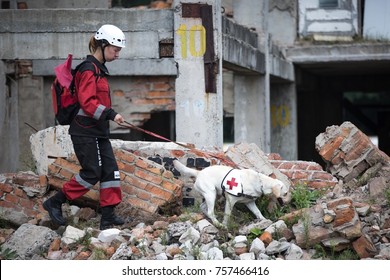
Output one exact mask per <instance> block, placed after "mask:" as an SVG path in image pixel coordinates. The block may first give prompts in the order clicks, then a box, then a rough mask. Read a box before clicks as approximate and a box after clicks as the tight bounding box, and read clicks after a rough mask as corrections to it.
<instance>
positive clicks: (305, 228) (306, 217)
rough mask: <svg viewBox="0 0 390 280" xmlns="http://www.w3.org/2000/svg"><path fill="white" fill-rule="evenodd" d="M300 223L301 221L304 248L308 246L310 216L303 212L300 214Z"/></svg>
mask: <svg viewBox="0 0 390 280" xmlns="http://www.w3.org/2000/svg"><path fill="white" fill-rule="evenodd" d="M302 223H303V234H304V239H305V246H306V248H309V245H310V244H309V240H310V223H311V220H310V216H309V214H307V213H304V214H303V216H302Z"/></svg>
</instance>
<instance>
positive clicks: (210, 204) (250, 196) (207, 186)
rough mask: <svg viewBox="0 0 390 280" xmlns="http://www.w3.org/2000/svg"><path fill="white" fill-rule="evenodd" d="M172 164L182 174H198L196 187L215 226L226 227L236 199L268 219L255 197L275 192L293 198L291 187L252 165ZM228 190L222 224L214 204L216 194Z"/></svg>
mask: <svg viewBox="0 0 390 280" xmlns="http://www.w3.org/2000/svg"><path fill="white" fill-rule="evenodd" d="M173 165H174V167H175V168H176V170H177V171H179V172H180V173H181V174H182V175H185V176H191V177H194V178H196V179H195V183H194V189H195V190H196V191H197V192H199V193H200V194H201V195H202V196H203V198H204V200H205V201H204V203H205V204H206V206H207V210H206V211H205V214H206V215H207V216H208V217H209V218H210V219H211V221H212V222H213V224H214V225H215V226H219V227H226V225H227V222H228V219H229V217H230V214H231V212H232V210H233V207H234V205H235V204H236V202H239V203H244V204H245V205H246V206H247V207H248V209H249V210H250V211H251V212H252V213H253V214H254V215H255V216H256V218H257V219H260V220H262V219H265V218H264V216H263V215H262V214H261V212H260V210H259V208H258V207H257V206H256V199H257V198H259V197H261V196H262V195H263V194H264V195H270V194H273V195H274V196H275V198H277V199H278V200H279V201H280V199H281V200H282V201H283V203H287V202H289V200H290V196H289V188H288V187H287V186H286V185H285V184H284V183H283V182H282V181H280V180H278V179H273V178H271V177H269V176H266V175H264V174H261V173H258V172H256V171H254V170H251V169H233V168H231V167H229V166H224V165H212V166H209V167H206V168H205V169H203V170H195V169H192V168H188V167H187V166H185V165H184V164H182V163H181V162H179V161H178V160H174V161H173ZM223 193H225V199H226V204H225V213H224V218H223V222H222V224H221V223H220V222H219V221H218V220H217V218H216V216H215V213H214V206H215V201H216V199H217V196H219V195H222V194H223Z"/></svg>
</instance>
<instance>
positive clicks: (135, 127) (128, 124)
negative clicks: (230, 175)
mask: <svg viewBox="0 0 390 280" xmlns="http://www.w3.org/2000/svg"><path fill="white" fill-rule="evenodd" d="M124 123H125V124H126V125H124V124H119V125H120V126H123V127H126V128H131V129H135V130H138V131H142V132H145V133H146V134H149V135H151V136H153V137H156V138H158V139H161V140H164V141H167V142H172V143H175V144H176V145H179V146H181V147H184V148H187V149H189V150H191V151H193V152H195V153H197V154H202V155H206V156H207V157H214V158H218V159H219V160H221V161H222V162H224V163H225V164H226V165H228V166H232V167H235V168H238V166H237V164H235V163H234V162H233V161H231V160H230V159H229V158H228V157H226V156H225V155H224V156H221V155H218V154H214V153H208V152H203V151H200V150H198V149H195V148H194V147H191V146H190V145H186V144H182V143H178V142H175V141H172V140H170V139H168V138H165V137H163V136H161V135H158V134H156V133H154V132H151V131H148V130H146V129H143V128H140V127H138V126H135V125H133V124H131V123H129V122H127V121H124Z"/></svg>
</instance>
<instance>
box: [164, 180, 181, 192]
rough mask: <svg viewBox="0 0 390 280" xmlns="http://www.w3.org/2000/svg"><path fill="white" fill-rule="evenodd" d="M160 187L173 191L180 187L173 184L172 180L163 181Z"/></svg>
mask: <svg viewBox="0 0 390 280" xmlns="http://www.w3.org/2000/svg"><path fill="white" fill-rule="evenodd" d="M162 187H163V188H164V189H166V190H169V191H175V190H177V189H181V187H180V186H178V185H177V184H174V183H172V182H169V181H163V183H162Z"/></svg>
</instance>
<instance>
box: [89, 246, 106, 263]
mask: <svg viewBox="0 0 390 280" xmlns="http://www.w3.org/2000/svg"><path fill="white" fill-rule="evenodd" d="M90 259H91V260H107V255H106V252H105V251H104V249H101V248H95V249H93V251H92V254H91V257H90Z"/></svg>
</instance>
